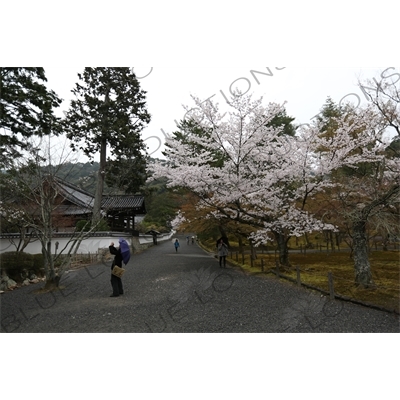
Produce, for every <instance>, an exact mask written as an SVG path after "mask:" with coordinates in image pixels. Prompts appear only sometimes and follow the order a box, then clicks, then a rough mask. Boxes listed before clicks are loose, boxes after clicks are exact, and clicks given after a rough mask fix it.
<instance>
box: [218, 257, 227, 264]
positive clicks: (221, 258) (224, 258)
mask: <svg viewBox="0 0 400 400" xmlns="http://www.w3.org/2000/svg"><path fill="white" fill-rule="evenodd" d="M222 263H224V267H226V256H222V257H220V258H219V266H220V267H222Z"/></svg>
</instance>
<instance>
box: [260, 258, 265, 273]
mask: <svg viewBox="0 0 400 400" xmlns="http://www.w3.org/2000/svg"><path fill="white" fill-rule="evenodd" d="M264 271H265V269H264V259H263V258H262V259H261V272H264Z"/></svg>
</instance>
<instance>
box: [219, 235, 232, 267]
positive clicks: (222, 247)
mask: <svg viewBox="0 0 400 400" xmlns="http://www.w3.org/2000/svg"><path fill="white" fill-rule="evenodd" d="M217 248H218V257H219V267H220V268H226V257H227V256H228V254H229V249H228V246H227V245H226V244H225V242H224V240H223V239H220V240H219V241H218V244H217ZM222 264H223V266H222Z"/></svg>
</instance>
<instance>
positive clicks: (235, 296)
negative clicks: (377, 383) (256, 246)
mask: <svg viewBox="0 0 400 400" xmlns="http://www.w3.org/2000/svg"><path fill="white" fill-rule="evenodd" d="M180 242H181V248H180V249H179V253H178V254H176V253H175V249H174V247H173V244H172V242H166V243H162V244H160V245H159V246H156V247H153V248H151V249H149V250H147V251H146V252H143V253H142V254H139V255H135V256H134V257H132V260H131V261H130V263H129V265H128V266H127V270H128V271H127V273H126V274H125V276H124V277H123V283H124V289H125V295H124V296H121V297H119V298H110V297H109V295H110V294H111V285H110V265H109V264H107V265H104V264H99V265H93V266H90V267H87V268H83V269H81V270H77V271H71V272H69V273H68V274H66V275H65V276H64V278H63V280H62V282H61V286H62V287H63V288H64V289H63V290H61V291H59V292H57V293H47V294H37V293H36V292H37V290H38V289H40V288H41V287H42V286H43V284H39V285H34V286H29V287H24V288H20V289H18V290H15V291H13V292H6V293H3V294H2V295H1V297H0V301H1V332H8V333H11V332H16V333H17V332H26V333H34V332H46V333H58V332H60V333H62V332H74V333H81V332H82V333H85V332H88V333H96V332H102V333H108V332H116V333H117V332H127V333H164V332H165V333H167V332H169V333H181V332H182V333H191V332H193V333H203V332H206V333H214V332H220V333H231V332H232V333H251V332H257V333H281V332H311V333H312V332H315V333H319V332H329V333H339V332H346V333H350V332H351V333H353V332H354V333H375V332H383V333H386V332H387V333H392V332H393V333H394V332H396V333H398V332H400V325H399V318H398V317H397V316H394V315H392V314H388V313H385V312H380V311H376V310H372V309H369V308H365V307H362V306H357V305H354V304H350V303H345V302H340V301H334V302H330V301H329V300H328V299H326V298H325V297H321V296H320V295H317V294H315V293H311V292H309V291H306V290H304V289H300V288H297V287H296V286H294V285H291V284H287V283H285V282H279V281H277V280H276V279H275V278H273V277H265V278H261V277H256V276H246V275H244V274H243V273H242V272H241V271H239V270H238V269H233V268H230V267H229V268H228V269H226V270H222V269H220V268H219V265H218V262H217V260H216V259H215V258H213V257H212V255H209V254H208V253H205V252H204V251H203V250H202V249H200V248H199V247H198V246H197V245H187V244H186V241H185V239H184V238H183V237H182V238H180Z"/></svg>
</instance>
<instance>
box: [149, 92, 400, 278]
mask: <svg viewBox="0 0 400 400" xmlns="http://www.w3.org/2000/svg"><path fill="white" fill-rule="evenodd" d="M194 102H195V104H196V108H193V107H192V108H191V116H192V121H193V123H194V124H196V126H197V127H200V128H201V132H202V134H193V131H192V132H190V131H189V132H186V135H183V137H181V138H178V137H176V136H175V137H172V138H170V139H169V140H168V142H167V151H166V156H167V158H168V162H167V163H165V162H164V163H162V164H161V163H160V164H157V165H155V166H154V167H153V169H152V172H153V173H154V177H161V176H165V177H167V178H168V179H169V186H170V187H185V188H187V189H189V190H190V191H192V192H193V193H195V194H196V195H197V196H198V198H199V202H198V205H197V207H198V208H199V209H203V210H204V209H206V210H207V212H208V215H210V216H212V217H213V218H216V219H225V220H230V221H235V222H237V223H238V224H240V225H242V226H250V227H251V228H252V231H251V233H250V234H249V235H248V238H249V239H250V240H251V241H252V243H254V244H262V243H265V242H266V241H268V240H271V235H272V236H273V237H275V239H276V241H277V244H278V247H279V252H280V263H281V264H282V265H284V266H287V265H289V258H288V248H287V243H288V240H289V238H290V237H291V236H301V235H303V234H304V233H306V232H314V231H322V230H334V229H335V227H334V226H333V225H332V224H327V223H324V222H323V221H322V219H320V218H318V217H317V216H315V215H313V214H312V213H311V212H310V209H311V208H310V201H312V200H313V198H315V196H316V195H317V194H319V193H321V192H324V191H326V190H327V189H329V188H332V187H334V186H335V185H336V186H337V185H340V184H341V183H340V182H339V181H338V180H335V179H334V178H335V176H336V175H337V174H338V173H340V171H343V169H344V168H348V169H350V170H356V169H357V168H359V167H360V165H363V164H365V163H370V164H374V163H375V164H376V163H380V164H381V165H383V163H384V165H385V170H384V171H381V175H382V176H383V177H384V179H385V180H386V181H387V182H391V180H392V181H393V179H394V175H393V173H395V171H396V170H398V165H396V162H397V161H396V160H395V159H391V160H386V159H385V152H384V150H385V147H386V146H387V141H385V140H384V134H385V132H386V128H387V126H388V124H387V121H385V119H384V118H382V115H381V114H379V113H377V112H376V110H375V109H374V106H373V105H370V106H369V107H366V108H362V109H358V110H352V111H351V112H350V111H349V112H347V113H346V114H345V115H339V116H338V117H335V118H336V119H335V121H334V122H335V123H334V126H335V129H334V132H331V131H329V132H327V128H326V127H324V126H323V125H322V122H321V121H317V122H316V123H315V125H314V126H308V127H302V128H301V129H299V130H298V131H297V135H296V136H289V135H283V134H282V133H283V130H284V128H283V126H279V125H276V124H271V121H274V120H275V121H276V116H277V115H279V114H280V113H282V111H283V109H284V105H278V104H273V103H270V104H268V105H267V106H264V105H263V99H259V100H256V101H253V100H252V98H251V96H243V95H241V94H240V93H236V94H235V95H234V96H233V97H232V99H231V101H230V103H229V105H230V112H226V113H223V112H221V111H220V110H219V106H218V105H216V104H213V103H212V102H211V101H208V102H206V103H202V102H201V101H200V100H199V99H197V98H194ZM331 126H332V125H331ZM329 129H330V128H329ZM397 190H398V189H397V186H396V185H394V186H393V185H392V186H391V188H390V189H389V188H388V191H387V192H386V195H385V193H383V195H382V196H380V197H377V198H375V199H374V200H373V201H372V203H371V204H370V206H371V207H372V208H371V207H368V206H366V207H361V205H358V208H356V209H359V210H360V213H359V217H360V218H361V219H360V218H358V219H357V218H356V219H355V221H354V232H355V233H356V234H355V242H356V243H357V245H356V246H355V268H356V271H357V272H356V280H357V281H358V282H367V281H368V276H369V273H368V272H365V271H368V269H369V270H370V266H369V264H368V262H365V260H366V259H367V254H366V253H365V245H366V243H365V238H364V237H363V233H362V229H363V221H364V220H365V218H368V217H369V215H370V210H373V209H375V208H376V207H377V206H379V204H383V203H385V202H386V201H388V200H389V198H393V197H394V196H396V193H397ZM311 203H312V202H311ZM365 276H366V277H367V280H365V278H364V277H365Z"/></svg>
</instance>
